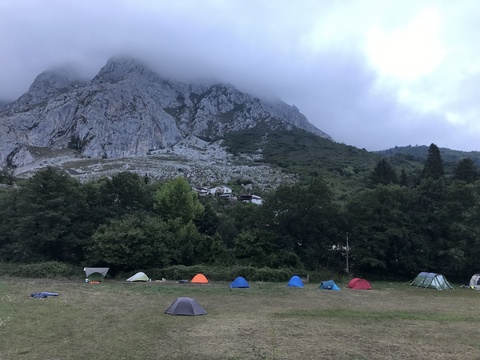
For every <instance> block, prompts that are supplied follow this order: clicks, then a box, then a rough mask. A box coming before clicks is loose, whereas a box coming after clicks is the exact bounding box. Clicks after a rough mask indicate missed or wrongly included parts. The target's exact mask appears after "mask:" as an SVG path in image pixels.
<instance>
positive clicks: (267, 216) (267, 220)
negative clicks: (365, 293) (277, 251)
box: [259, 179, 342, 269]
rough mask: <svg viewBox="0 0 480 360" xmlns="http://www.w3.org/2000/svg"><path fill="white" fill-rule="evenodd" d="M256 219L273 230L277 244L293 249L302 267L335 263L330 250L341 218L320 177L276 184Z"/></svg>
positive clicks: (314, 267)
mask: <svg viewBox="0 0 480 360" xmlns="http://www.w3.org/2000/svg"><path fill="white" fill-rule="evenodd" d="M259 223H260V224H261V226H262V227H263V228H265V229H268V230H270V231H273V232H274V233H275V234H276V243H277V244H278V246H279V248H282V249H283V250H285V251H294V252H295V254H297V255H298V257H299V258H300V259H301V261H302V263H303V264H304V265H305V266H306V267H308V268H313V269H316V268H318V267H319V266H320V265H321V266H322V267H328V266H330V265H331V266H335V265H338V264H336V260H335V258H334V256H333V254H332V252H333V245H335V244H337V243H338V241H339V228H341V226H342V219H341V217H340V211H339V208H338V206H337V205H336V204H335V203H334V201H333V193H332V191H331V190H330V189H329V187H328V186H327V185H326V184H325V182H324V181H323V180H321V179H315V180H312V181H311V182H310V183H309V184H308V185H307V186H302V185H299V184H296V185H283V186H280V187H279V188H278V189H277V190H276V191H275V192H274V193H273V194H272V195H271V196H269V197H267V199H266V201H265V205H263V207H262V209H261V213H260V215H259Z"/></svg>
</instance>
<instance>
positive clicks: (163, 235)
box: [0, 144, 480, 279]
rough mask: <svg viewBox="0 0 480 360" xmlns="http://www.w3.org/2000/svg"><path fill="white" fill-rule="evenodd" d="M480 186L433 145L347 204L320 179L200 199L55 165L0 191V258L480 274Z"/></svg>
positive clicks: (130, 176)
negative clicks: (89, 177)
mask: <svg viewBox="0 0 480 360" xmlns="http://www.w3.org/2000/svg"><path fill="white" fill-rule="evenodd" d="M479 185H480V181H479V175H478V170H477V169H476V168H475V166H474V164H473V162H472V161H471V160H470V161H469V159H464V160H462V161H460V162H459V163H458V164H457V166H456V168H455V172H454V175H453V176H451V177H446V176H445V174H444V170H443V161H442V159H441V156H440V152H439V150H438V147H436V145H434V144H432V145H431V146H430V148H429V155H428V158H427V160H426V162H425V164H424V168H423V171H422V173H421V175H420V176H419V177H418V178H413V177H411V176H410V177H409V174H407V173H406V172H405V171H403V170H402V171H401V173H400V174H397V173H396V171H395V169H394V168H393V167H392V166H391V165H390V164H389V163H388V161H387V160H385V159H383V160H381V161H379V162H378V164H377V166H376V167H375V169H373V171H372V173H371V176H370V178H369V179H368V180H366V182H365V184H364V188H363V189H362V190H360V191H357V192H356V193H354V194H351V195H350V197H349V198H348V199H347V200H346V201H342V202H340V201H339V200H337V199H336V197H335V193H334V191H333V190H332V189H331V188H330V187H329V186H328V185H327V184H326V183H325V182H324V181H323V180H322V179H320V178H316V179H312V180H310V181H309V182H308V183H307V184H294V185H282V186H280V187H278V188H277V189H276V190H275V191H272V192H271V193H270V194H267V195H266V196H265V201H264V205H262V206H258V205H255V204H247V203H241V202H230V201H226V200H224V199H219V198H217V197H210V196H206V197H198V195H197V194H196V193H195V192H193V191H192V189H191V186H190V184H189V183H188V181H187V180H186V179H185V178H181V177H179V178H175V179H173V180H170V181H167V182H165V183H149V182H148V181H147V179H146V178H143V177H141V176H138V175H137V174H134V173H130V172H123V173H119V174H117V175H115V176H113V177H112V178H102V179H99V180H96V181H90V182H87V183H80V182H79V181H77V180H75V179H74V178H72V177H71V176H69V175H68V174H66V173H64V172H61V171H59V170H56V169H54V168H46V169H44V170H41V171H39V172H37V173H36V174H35V175H34V176H33V177H31V178H30V179H28V180H26V181H25V182H24V183H22V184H21V185H19V186H18V187H17V188H11V189H8V190H2V191H0V261H4V262H18V263H33V262H41V261H59V262H64V263H68V264H74V265H85V266H109V267H110V268H111V269H112V271H114V272H115V271H132V270H140V269H148V268H165V267H168V266H171V265H187V266H188V265H197V264H204V265H216V266H230V265H232V264H238V265H251V266H256V267H271V268H286V267H288V268H295V269H305V270H321V269H328V270H331V271H335V272H338V273H341V272H343V271H345V264H346V255H347V248H346V236H347V234H348V237H349V249H348V250H349V251H348V255H349V259H348V260H349V264H350V266H349V269H350V270H351V271H353V272H354V273H355V274H358V275H361V276H370V277H374V278H382V277H388V278H392V279H393V278H398V279H405V278H411V277H412V276H414V275H415V274H416V273H418V272H419V271H434V272H442V273H444V274H446V275H448V276H450V277H452V278H457V279H463V278H466V277H469V276H471V274H472V273H475V272H478V271H479V270H478V265H477V264H478V258H479V255H480V238H479V234H480V222H478V219H479V218H480V201H479V200H480V186H479Z"/></svg>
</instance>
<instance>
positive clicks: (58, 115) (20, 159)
mask: <svg viewBox="0 0 480 360" xmlns="http://www.w3.org/2000/svg"><path fill="white" fill-rule="evenodd" d="M259 126H261V127H262V128H263V129H265V131H267V132H268V131H275V130H279V129H281V130H290V129H295V128H298V129H303V130H305V131H307V132H309V133H312V134H316V135H318V136H320V137H323V138H327V139H330V137H329V136H328V135H327V134H325V133H324V132H322V131H321V130H319V129H317V128H316V127H314V126H313V125H312V124H310V123H309V122H308V120H307V119H306V118H305V116H304V115H302V114H301V113H300V112H299V110H298V109H297V108H296V107H294V106H289V105H287V104H285V103H284V102H282V101H280V100H277V101H271V100H269V101H267V100H262V99H260V98H257V97H254V96H252V95H250V94H246V93H244V92H241V91H239V90H237V89H236V88H235V87H233V86H231V85H228V84H218V83H216V84H207V83H202V84H186V83H180V82H175V81H170V80H167V79H164V78H161V77H160V76H159V75H158V74H156V73H155V72H153V71H152V70H150V69H149V68H148V67H147V66H145V65H144V64H143V63H141V62H140V61H138V60H135V59H131V58H119V57H116V58H111V59H110V60H109V61H108V62H107V64H106V65H105V66H104V67H103V68H102V69H101V70H100V71H99V73H98V74H97V75H96V76H95V77H94V78H93V79H91V80H90V81H80V80H78V79H77V78H76V77H75V76H73V75H72V74H71V73H69V72H68V71H66V70H51V71H46V72H43V73H41V74H40V75H38V76H37V78H36V79H35V80H34V82H33V83H32V85H31V86H30V88H29V90H28V92H27V93H25V94H24V95H22V96H21V97H20V98H19V99H18V100H16V101H14V102H12V103H9V104H6V105H4V106H3V107H1V108H0V167H8V168H11V169H15V174H16V175H21V174H28V173H29V172H31V171H33V170H35V169H36V168H39V167H42V166H45V165H49V164H54V165H59V166H62V167H64V168H66V169H67V170H69V171H70V172H71V173H73V174H79V173H83V171H82V170H79V169H80V168H81V167H82V165H79V164H89V165H88V166H94V168H95V169H97V171H98V173H104V172H105V171H106V169H112V168H115V169H116V168H118V165H119V164H123V168H125V164H126V161H125V159H127V158H128V159H129V161H128V163H130V164H131V163H134V162H137V163H138V162H142V161H143V160H142V159H147V158H148V159H150V160H152V159H155V158H156V159H159V158H161V159H162V161H156V164H157V166H160V165H159V164H165V162H166V161H172V159H173V161H177V160H179V159H181V162H182V163H183V164H185V162H197V163H199V165H200V166H201V167H203V168H205V165H206V164H207V163H209V162H211V161H220V163H223V164H224V163H225V162H227V167H229V168H231V169H232V166H234V165H235V164H234V163H233V162H234V160H235V161H237V160H238V159H232V158H231V156H229V154H228V153H227V152H226V151H225V149H224V148H223V147H222V139H223V137H224V136H225V135H226V134H232V133H234V132H239V131H244V130H247V129H251V128H256V127H259ZM257 156H261V155H257ZM247 157H248V156H247ZM122 159H123V160H122ZM134 159H135V160H134ZM175 159H176V160H175ZM247 160H248V159H247V158H244V159H241V160H238V161H237V162H240V163H245V161H247ZM254 160H255V159H253V158H252V159H250V161H254ZM202 162H203V163H202ZM113 163H115V164H116V165H115V166H113V165H112V164H113ZM92 164H96V165H92ZM107 164H108V165H107ZM175 164H176V163H175ZM192 164H193V163H192ZM224 165H225V164H224ZM85 166H86V165H85ZM88 166H87V168H85V169H86V170H85V169H84V170H85V172H84V173H85V174H87V173H89V172H90V173H91V172H92V171H94V170H93V169H88ZM212 166H213V164H212ZM173 167H174V168H176V169H177V170H178V168H179V167H178V166H177V165H173ZM120 168H122V166H120ZM155 168H156V167H155V166H154V165H152V164H151V162H150V163H149V164H148V165H145V166H140V168H139V169H138V171H137V172H152V171H153V170H154V169H155ZM237 170H238V169H237ZM232 171H235V169H233V170H232ZM238 171H240V170H238ZM262 171H263V173H264V174H266V176H269V175H268V171H266V170H265V169H264V170H262ZM158 172H159V173H164V172H165V169H163V170H158ZM240 173H241V171H240ZM239 175H240V174H239ZM212 176H213V177H214V176H215V175H211V177H212Z"/></svg>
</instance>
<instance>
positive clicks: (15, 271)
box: [5, 261, 82, 278]
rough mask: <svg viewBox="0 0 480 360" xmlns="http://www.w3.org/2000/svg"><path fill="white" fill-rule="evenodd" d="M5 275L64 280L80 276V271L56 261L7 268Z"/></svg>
mask: <svg viewBox="0 0 480 360" xmlns="http://www.w3.org/2000/svg"><path fill="white" fill-rule="evenodd" d="M7 271H8V273H7V274H5V275H10V276H18V277H31V278H65V277H74V276H75V277H78V276H82V275H79V274H81V269H80V268H78V267H74V266H72V265H67V264H64V263H61V262H58V261H46V262H41V263H34V264H22V265H15V266H9V267H8V270H7Z"/></svg>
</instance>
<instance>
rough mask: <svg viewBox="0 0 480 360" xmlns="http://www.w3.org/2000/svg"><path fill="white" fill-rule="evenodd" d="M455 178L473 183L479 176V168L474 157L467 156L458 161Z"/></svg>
mask: <svg viewBox="0 0 480 360" xmlns="http://www.w3.org/2000/svg"><path fill="white" fill-rule="evenodd" d="M454 178H455V179H457V180H462V181H465V182H467V183H473V182H474V181H475V180H477V179H478V178H479V174H478V170H477V169H476V168H475V163H474V162H473V160H472V159H469V158H465V159H462V160H460V161H459V162H458V164H457V166H455V169H454Z"/></svg>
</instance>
